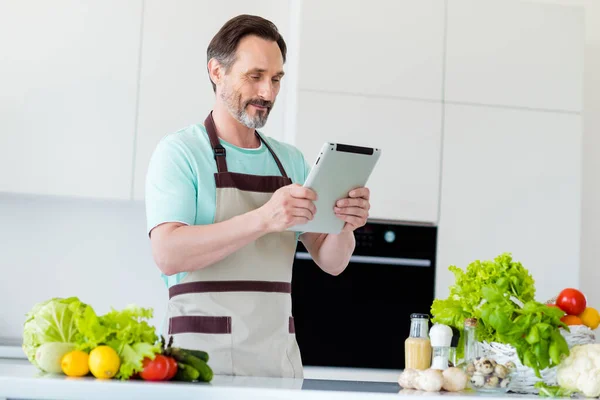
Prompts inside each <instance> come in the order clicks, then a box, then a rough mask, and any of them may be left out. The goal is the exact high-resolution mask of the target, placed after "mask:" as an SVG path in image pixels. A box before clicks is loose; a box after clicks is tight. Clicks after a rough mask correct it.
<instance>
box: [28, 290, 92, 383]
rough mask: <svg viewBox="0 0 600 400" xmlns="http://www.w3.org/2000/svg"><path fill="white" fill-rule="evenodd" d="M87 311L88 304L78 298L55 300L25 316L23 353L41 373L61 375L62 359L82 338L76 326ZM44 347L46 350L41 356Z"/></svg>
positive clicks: (37, 306) (35, 307) (42, 304)
mask: <svg viewBox="0 0 600 400" xmlns="http://www.w3.org/2000/svg"><path fill="white" fill-rule="evenodd" d="M85 307H87V304H84V303H82V302H81V301H79V299H77V298H76V297H69V298H66V299H61V298H54V299H50V300H47V301H44V302H41V303H38V304H36V305H35V306H34V307H33V308H32V309H31V311H30V312H29V313H27V314H26V319H25V324H24V325H23V351H24V352H25V355H27V358H28V359H29V361H30V362H31V363H32V364H33V365H35V366H36V367H38V368H40V369H41V370H42V371H46V372H51V373H60V372H61V368H60V359H61V358H62V356H64V355H65V354H66V353H68V352H69V351H71V350H73V349H74V348H75V347H76V342H77V341H78V340H80V338H81V334H80V333H79V331H78V330H77V326H76V323H77V319H78V318H79V316H80V315H81V313H82V312H83V310H84V309H85ZM51 343H63V344H62V345H59V344H51ZM42 345H46V346H44V347H42V348H41V349H40V351H39V352H38V349H39V348H40V347H41V346H42ZM60 353H62V354H60Z"/></svg>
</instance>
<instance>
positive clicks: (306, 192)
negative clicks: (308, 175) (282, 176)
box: [290, 186, 317, 201]
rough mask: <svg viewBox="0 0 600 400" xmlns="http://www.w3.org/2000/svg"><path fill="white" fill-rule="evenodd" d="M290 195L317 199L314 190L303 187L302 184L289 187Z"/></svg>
mask: <svg viewBox="0 0 600 400" xmlns="http://www.w3.org/2000/svg"><path fill="white" fill-rule="evenodd" d="M290 194H291V195H292V197H295V198H297V199H308V200H312V201H315V200H317V193H315V191H314V190H311V189H309V188H305V187H304V186H294V187H292V188H291V189H290Z"/></svg>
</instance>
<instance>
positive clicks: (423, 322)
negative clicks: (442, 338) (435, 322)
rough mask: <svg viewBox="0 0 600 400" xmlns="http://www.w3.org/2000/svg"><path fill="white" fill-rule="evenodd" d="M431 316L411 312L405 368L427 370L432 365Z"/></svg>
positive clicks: (405, 350) (405, 348)
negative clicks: (429, 335)
mask: <svg viewBox="0 0 600 400" xmlns="http://www.w3.org/2000/svg"><path fill="white" fill-rule="evenodd" d="M428 333H429V316H428V315H427V314H411V316H410V335H409V337H408V338H407V339H406V341H405V342H404V368H405V369H406V368H412V369H417V370H425V369H427V368H429V367H430V366H431V342H430V341H429V337H428Z"/></svg>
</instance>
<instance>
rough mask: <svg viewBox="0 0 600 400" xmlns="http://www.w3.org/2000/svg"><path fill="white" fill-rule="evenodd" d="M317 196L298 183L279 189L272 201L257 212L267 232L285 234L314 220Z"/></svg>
mask: <svg viewBox="0 0 600 400" xmlns="http://www.w3.org/2000/svg"><path fill="white" fill-rule="evenodd" d="M316 199H317V194H316V193H315V192H314V191H312V190H310V189H307V188H305V187H302V186H301V185H298V184H296V183H294V184H292V185H288V186H284V187H282V188H279V189H277V191H275V193H273V196H271V199H270V200H269V201H268V202H267V203H266V204H265V205H263V206H262V207H260V208H259V209H258V210H257V212H258V215H259V216H260V218H261V220H262V222H263V224H264V228H265V230H266V231H267V232H283V231H285V230H286V229H287V228H289V227H291V226H294V225H296V224H305V223H307V222H308V221H310V220H312V219H313V218H314V215H315V213H316V212H317V208H316V207H315V205H314V203H313V201H315V200H316Z"/></svg>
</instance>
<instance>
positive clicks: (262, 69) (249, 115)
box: [218, 36, 283, 129]
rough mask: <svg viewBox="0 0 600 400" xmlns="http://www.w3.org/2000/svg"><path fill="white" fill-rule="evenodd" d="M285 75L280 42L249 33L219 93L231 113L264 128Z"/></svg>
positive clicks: (244, 122)
mask: <svg viewBox="0 0 600 400" xmlns="http://www.w3.org/2000/svg"><path fill="white" fill-rule="evenodd" d="M282 77H283V57H282V55H281V50H279V46H278V45H277V43H276V42H273V41H270V40H265V39H261V38H259V37H257V36H246V37H245V38H243V39H242V40H241V41H240V43H239V45H238V48H237V52H236V60H235V61H234V63H233V65H232V66H231V67H230V69H229V71H227V72H226V73H225V76H224V79H223V81H222V84H221V85H219V88H218V92H219V95H220V97H221V99H222V100H223V101H224V102H225V104H226V105H227V108H228V110H229V112H230V113H231V115H232V116H233V117H234V118H235V119H237V120H238V121H239V122H240V123H242V124H243V125H245V126H247V127H248V128H253V129H257V128H262V127H263V126H264V125H265V124H266V123H267V118H268V117H269V113H270V112H271V109H272V108H273V105H274V103H275V99H276V97H277V94H278V93H279V88H280V81H281V78H282Z"/></svg>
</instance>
